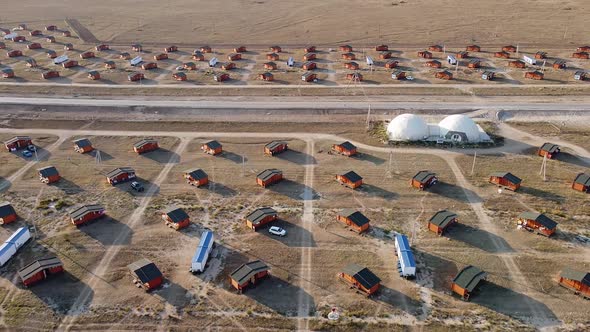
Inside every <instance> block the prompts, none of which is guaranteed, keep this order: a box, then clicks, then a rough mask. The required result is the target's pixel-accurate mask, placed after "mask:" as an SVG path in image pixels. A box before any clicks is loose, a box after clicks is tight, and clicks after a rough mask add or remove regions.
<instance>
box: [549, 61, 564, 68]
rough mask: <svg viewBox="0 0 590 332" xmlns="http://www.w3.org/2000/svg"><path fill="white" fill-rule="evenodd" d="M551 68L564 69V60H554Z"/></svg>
mask: <svg viewBox="0 0 590 332" xmlns="http://www.w3.org/2000/svg"><path fill="white" fill-rule="evenodd" d="M552 67H553V69H565V68H566V67H567V66H566V62H565V60H555V62H553V66H552Z"/></svg>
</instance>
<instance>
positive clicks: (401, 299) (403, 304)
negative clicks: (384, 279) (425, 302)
mask: <svg viewBox="0 0 590 332" xmlns="http://www.w3.org/2000/svg"><path fill="white" fill-rule="evenodd" d="M373 299H374V300H375V301H379V302H384V303H387V304H389V305H391V306H393V307H396V308H400V309H402V310H403V311H405V312H407V313H408V314H410V315H413V316H417V315H419V314H421V310H420V309H421V308H422V303H421V302H420V301H416V300H414V299H413V298H411V297H409V296H407V295H406V294H404V293H401V292H398V291H397V290H395V289H391V288H389V287H386V286H383V285H381V287H379V291H378V292H377V294H375V296H374V298H373Z"/></svg>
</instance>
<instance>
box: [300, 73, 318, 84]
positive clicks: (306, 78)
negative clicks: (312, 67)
mask: <svg viewBox="0 0 590 332" xmlns="http://www.w3.org/2000/svg"><path fill="white" fill-rule="evenodd" d="M317 78H318V76H317V75H316V74H315V73H311V72H307V73H305V74H303V75H301V80H302V81H304V82H314V81H315V80H317Z"/></svg>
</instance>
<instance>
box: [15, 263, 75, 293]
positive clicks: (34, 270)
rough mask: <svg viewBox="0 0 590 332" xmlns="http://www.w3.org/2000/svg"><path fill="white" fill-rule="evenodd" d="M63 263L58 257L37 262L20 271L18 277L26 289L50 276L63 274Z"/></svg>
mask: <svg viewBox="0 0 590 332" xmlns="http://www.w3.org/2000/svg"><path fill="white" fill-rule="evenodd" d="M63 270H64V267H63V263H62V262H61V261H60V260H59V258H57V257H56V256H50V257H46V258H41V259H38V260H35V261H34V262H32V263H29V264H27V265H26V266H25V267H23V268H22V269H20V270H19V271H18V275H19V277H20V279H21V280H22V282H23V285H25V287H29V286H32V285H34V284H36V283H37V282H39V281H41V280H45V279H47V278H48V277H49V276H50V275H53V274H57V273H60V272H63Z"/></svg>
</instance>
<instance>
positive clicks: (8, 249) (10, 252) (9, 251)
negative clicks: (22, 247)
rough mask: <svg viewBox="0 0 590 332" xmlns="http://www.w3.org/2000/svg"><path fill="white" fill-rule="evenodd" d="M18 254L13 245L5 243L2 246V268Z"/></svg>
mask: <svg viewBox="0 0 590 332" xmlns="http://www.w3.org/2000/svg"><path fill="white" fill-rule="evenodd" d="M14 254H16V249H15V247H14V245H12V244H11V243H4V244H2V245H1V246H0V266H3V265H4V264H6V262H8V260H9V259H10V258H11V257H12V256H14Z"/></svg>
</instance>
